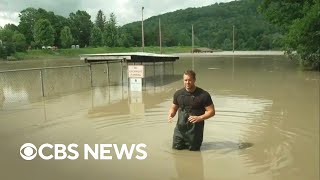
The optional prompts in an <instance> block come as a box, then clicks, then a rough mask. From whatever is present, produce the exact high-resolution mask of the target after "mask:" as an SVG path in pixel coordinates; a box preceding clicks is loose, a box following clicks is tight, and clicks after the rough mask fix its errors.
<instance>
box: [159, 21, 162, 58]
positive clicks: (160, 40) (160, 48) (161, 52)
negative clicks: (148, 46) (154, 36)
mask: <svg viewBox="0 0 320 180" xmlns="http://www.w3.org/2000/svg"><path fill="white" fill-rule="evenodd" d="M159 44H160V54H162V50H161V45H162V44H161V24H160V18H159Z"/></svg>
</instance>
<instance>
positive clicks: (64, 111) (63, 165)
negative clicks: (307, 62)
mask: <svg viewBox="0 0 320 180" xmlns="http://www.w3.org/2000/svg"><path fill="white" fill-rule="evenodd" d="M40 62H41V61H29V62H15V63H9V64H8V63H6V64H5V66H3V67H5V68H3V69H14V68H17V67H19V68H21V67H24V68H25V67H32V68H35V67H42V66H48V65H49V66H55V65H75V64H81V63H80V62H77V61H74V60H73V61H68V60H66V61H63V63H62V64H61V62H62V61H58V62H56V64H55V62H54V61H49V62H46V63H40ZM2 65H3V64H2ZM126 68H127V66H126V65H125V64H120V63H114V64H108V65H105V64H98V65H93V66H92V69H91V71H90V70H89V69H88V66H80V67H74V68H70V67H68V68H59V69H45V70H43V71H42V72H41V73H42V74H40V73H39V71H37V70H32V71H22V72H5V73H4V72H3V73H0V142H1V148H0V169H1V171H0V172H1V173H0V179H12V180H14V179H32V180H35V179H54V180H58V179H139V180H141V179H159V180H166V179H170V180H174V179H181V180H185V179H197V180H202V179H203V180H204V179H208V180H211V179H218V180H220V179H245V180H257V179H259V180H264V179H265V180H270V179H272V180H286V179H290V180H301V179H305V180H318V179H319V90H320V89H319V84H320V80H319V78H320V75H319V72H312V71H301V70H299V69H298V68H297V66H296V65H294V64H292V63H291V62H289V61H288V60H287V59H286V58H285V57H283V56H234V57H232V56H223V57H218V56H215V57H201V58H200V57H193V58H192V57H183V58H180V60H178V61H177V62H175V63H174V64H171V63H166V64H146V65H145V74H146V78H145V79H143V80H142V92H139V91H132V87H131V86H130V85H129V84H128V82H129V81H128V77H127V74H126ZM186 69H194V70H195V71H196V73H197V81H196V85H197V86H199V87H201V88H203V89H205V90H207V91H208V92H209V93H210V94H211V96H212V99H213V101H214V104H215V108H216V115H215V116H214V117H213V118H211V119H208V120H206V124H205V130H204V142H203V146H202V148H201V151H200V152H189V151H187V150H182V151H177V150H172V149H171V143H172V135H173V129H174V127H175V123H168V122H167V116H168V110H169V107H170V105H171V103H172V96H173V94H174V92H175V91H176V90H177V89H179V88H182V86H183V81H182V73H183V71H184V70H186ZM91 75H92V76H91ZM90 76H91V77H92V78H90ZM40 77H42V79H41V78H40ZM42 95H45V97H42ZM174 119H175V122H176V120H177V117H175V118H174ZM24 143H32V144H34V145H35V146H36V147H37V148H38V147H39V146H40V145H42V144H44V143H49V144H52V145H54V144H65V145H69V144H72V143H75V144H78V145H79V147H78V148H77V151H78V152H79V158H78V159H76V160H69V159H63V160H53V159H51V160H43V159H41V158H40V157H39V156H36V158H35V159H33V160H31V161H26V160H24V159H22V157H21V156H20V147H21V146H22V145H23V144H24ZM140 143H144V144H145V145H146V148H144V150H145V152H146V153H147V158H146V159H144V160H138V159H136V158H134V156H133V158H132V159H131V160H128V159H126V158H123V159H122V160H118V159H117V156H116V155H115V150H114V149H113V148H106V149H109V150H110V151H111V153H110V155H112V159H111V160H102V159H94V158H92V156H91V158H89V159H88V160H86V159H84V155H83V154H84V148H83V147H84V145H85V144H88V145H90V147H95V144H97V145H100V144H117V145H119V146H121V145H122V144H127V145H128V147H130V146H131V145H132V144H140ZM47 150H48V148H47ZM46 153H47V155H50V154H54V152H53V150H52V152H51V151H50V150H49V152H46ZM67 153H68V154H69V155H70V154H71V152H68V151H67ZM136 154H138V153H137V152H136V151H134V155H136ZM71 155H72V154H71ZM138 155H139V154H138ZM140 155H141V154H140Z"/></svg>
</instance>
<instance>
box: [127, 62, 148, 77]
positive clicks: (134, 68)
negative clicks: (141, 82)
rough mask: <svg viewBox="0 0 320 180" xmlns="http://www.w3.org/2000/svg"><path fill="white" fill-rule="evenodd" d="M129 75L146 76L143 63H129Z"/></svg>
mask: <svg viewBox="0 0 320 180" xmlns="http://www.w3.org/2000/svg"><path fill="white" fill-rule="evenodd" d="M128 77H129V78H144V66H143V65H128Z"/></svg>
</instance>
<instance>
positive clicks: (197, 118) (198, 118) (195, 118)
mask: <svg viewBox="0 0 320 180" xmlns="http://www.w3.org/2000/svg"><path fill="white" fill-rule="evenodd" d="M203 120H204V119H203V117H202V116H189V118H188V121H189V122H191V123H196V122H200V121H203Z"/></svg>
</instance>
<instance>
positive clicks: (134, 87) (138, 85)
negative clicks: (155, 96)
mask: <svg viewBox="0 0 320 180" xmlns="http://www.w3.org/2000/svg"><path fill="white" fill-rule="evenodd" d="M130 91H142V79H141V78H130Z"/></svg>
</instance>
